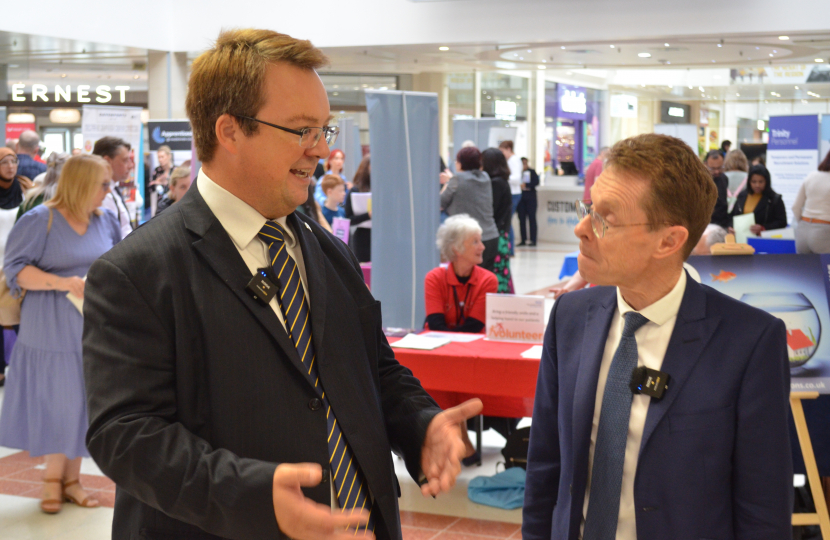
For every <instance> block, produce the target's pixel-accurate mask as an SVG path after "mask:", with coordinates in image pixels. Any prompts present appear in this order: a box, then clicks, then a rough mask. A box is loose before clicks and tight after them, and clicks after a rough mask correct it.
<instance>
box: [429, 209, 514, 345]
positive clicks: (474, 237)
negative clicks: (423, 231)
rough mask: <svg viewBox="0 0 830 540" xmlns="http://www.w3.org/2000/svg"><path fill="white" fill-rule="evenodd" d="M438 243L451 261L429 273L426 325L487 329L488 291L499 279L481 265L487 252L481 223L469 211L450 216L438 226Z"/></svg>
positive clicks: (452, 329) (456, 329) (459, 329)
mask: <svg viewBox="0 0 830 540" xmlns="http://www.w3.org/2000/svg"><path fill="white" fill-rule="evenodd" d="M437 244H438V249H439V250H440V252H441V258H442V259H444V260H446V261H449V263H450V264H449V266H448V267H447V268H441V267H440V266H439V267H438V268H435V269H434V270H432V271H430V272H429V273H428V274H427V276H426V279H425V283H424V295H425V296H426V308H427V319H426V328H427V329H429V330H443V331H449V332H471V333H479V332H484V317H485V308H486V294H487V293H495V292H496V290H497V289H498V286H499V283H498V280H497V279H496V275H495V274H494V273H493V272H490V271H489V270H485V269H484V268H482V267H480V266H478V265H479V264H481V263H482V254H483V253H484V244H483V243H482V242H481V227H480V226H479V224H478V222H477V221H476V220H475V219H473V218H471V217H470V216H469V215H467V214H458V215H455V216H452V217H449V218H447V220H446V221H445V222H444V224H443V225H441V227H440V228H439V229H438V241H437Z"/></svg>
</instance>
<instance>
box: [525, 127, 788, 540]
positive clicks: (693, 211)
mask: <svg viewBox="0 0 830 540" xmlns="http://www.w3.org/2000/svg"><path fill="white" fill-rule="evenodd" d="M717 191H718V190H717V188H716V186H715V184H714V183H713V182H712V179H711V175H710V174H709V173H708V172H707V170H706V168H705V167H704V166H703V164H702V163H701V162H700V160H699V159H698V158H697V156H696V155H695V154H694V152H693V151H692V150H691V149H690V148H689V147H688V146H687V145H686V144H685V143H684V142H683V141H681V140H680V139H676V138H674V137H668V136H665V135H656V134H647V135H639V136H637V137H632V138H630V139H626V140H623V141H620V142H619V143H617V144H616V145H615V146H614V147H613V148H611V150H610V152H609V155H608V160H607V164H606V168H605V169H604V170H603V172H602V174H601V175H600V177H599V178H598V179H597V181H596V183H595V184H594V186H593V187H592V188H591V200H592V205H591V206H587V205H585V204H584V203H583V202H579V203H578V204H577V215H578V217H579V218H580V221H579V224H578V225H577V227H576V229H575V231H574V232H575V234H576V235H577V236H578V237H579V240H580V242H579V251H580V253H579V257H578V261H579V272H580V274H581V275H582V276H584V277H585V279H586V280H588V281H589V282H591V283H595V284H597V285H599V286H597V287H593V288H590V289H586V290H583V291H575V292H570V293H568V294H565V295H563V296H562V297H561V298H559V299H558V300H557V301H556V303H555V304H554V307H553V310H552V312H551V315H550V319H549V323H548V328H547V331H546V333H545V338H544V350H543V354H542V359H541V361H540V366H539V379H538V383H537V385H536V397H535V402H534V405H533V423H532V425H531V428H530V429H531V431H530V445H529V452H528V465H527V482H526V486H525V500H524V513H523V523H522V539H523V540H554V539H555V540H577V539H580V538H581V539H582V540H635V539H638V538H639V539H641V540H652V539H673V540H675V539H676V540H681V539H695V540H697V539H701V538H719V539H723V540H738V539H750V538H789V537H790V535H791V534H792V524H791V519H792V508H793V506H792V497H793V488H792V485H793V484H792V482H793V475H792V460H791V456H790V441H789V428H788V417H789V403H788V398H789V390H790V380H789V358H788V354H787V339H786V338H787V335H786V329H785V326H784V323H783V321H781V320H780V319H778V318H776V317H774V316H772V315H771V314H769V313H767V312H765V311H761V310H759V309H756V308H754V307H750V306H748V305H746V304H744V303H742V302H740V301H738V300H736V299H733V298H730V297H727V296H725V295H723V294H721V293H719V292H717V291H715V290H714V289H712V288H710V287H707V286H705V285H701V284H698V283H696V282H695V281H694V280H693V279H689V276H688V275H687V273H686V272H685V271H684V270H683V262H684V261H685V260H686V258H687V257H688V256H689V254H690V253H691V252H692V250H693V248H694V247H695V244H697V242H698V239H699V238H700V236H701V234H702V233H703V231H704V230H705V228H706V226H707V224H708V223H709V218H710V217H711V214H712V209H713V208H714V206H715V202H716V200H717V197H718V192H717ZM663 385H665V388H664V387H663Z"/></svg>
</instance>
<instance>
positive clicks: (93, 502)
mask: <svg viewBox="0 0 830 540" xmlns="http://www.w3.org/2000/svg"><path fill="white" fill-rule="evenodd" d="M80 483H81V481H80V480H72V481H71V482H67V483H65V484H64V485H63V498H64V500H66V502H71V503H73V504H77V505H78V506H80V507H83V508H97V507H98V506H99V505H100V504H101V503H100V501H98V499H93V498H92V497H90V496H89V495H87V496H86V497H84V500H82V501H78V499H76V498H75V497H73V496H72V495H70V494H68V493H67V492H66V488H68V487H70V486H74V485H75V484H79V485H80Z"/></svg>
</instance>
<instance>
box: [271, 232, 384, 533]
mask: <svg viewBox="0 0 830 540" xmlns="http://www.w3.org/2000/svg"><path fill="white" fill-rule="evenodd" d="M257 236H259V238H260V239H261V240H262V241H263V242H265V245H267V246H268V253H269V254H270V256H271V266H272V267H273V268H274V272H275V273H276V275H277V279H278V280H279V282H280V291H279V293H278V297H277V298H278V300H279V304H280V309H281V310H282V315H283V318H284V319H285V330H286V331H287V332H288V337H289V338H291V341H292V342H293V343H294V346H295V347H296V348H297V353H298V354H299V355H300V360H301V361H302V363H303V366H304V367H305V368H306V369H307V371H306V373H305V375H306V377H307V378H308V382H309V383H310V384H311V385H312V386H314V389H315V391H316V392H317V395H318V396H320V400H321V401H322V404H323V409H325V411H326V422H327V424H328V446H329V466H330V468H331V477H332V478H333V479H334V490H335V493H336V495H337V501H338V503H340V512H345V511H347V510H348V511H350V512H354V511H355V509H357V510H362V509H364V508H365V509H366V510H368V511H369V512H370V514H369V524H368V525H366V526H365V527H360V528H359V529H355V531H354V534H355V535H358V530H359V531H361V532H360V535H361V536H362V535H365V534H366V533H367V531H372V533H374V532H375V517H374V514H375V512H374V509H373V507H372V501H371V498H370V497H369V493H368V490H369V485H368V484H367V483H366V479H365V478H364V477H363V473H362V472H361V471H360V469H359V468H358V466H357V461H356V460H355V459H354V455H353V454H352V451H351V448H349V445H348V444H347V443H346V438H345V437H344V436H343V433H342V432H341V431H340V425H339V424H338V423H337V418H336V417H335V415H334V411H332V410H331V404H330V403H329V400H328V398H327V397H326V392H325V391H324V390H323V385H322V383H321V382H320V376H319V374H318V372H317V363H316V360H317V357H316V355H315V354H314V344H313V343H312V340H311V320H310V319H311V313H310V311H309V309H308V301H307V300H306V297H305V290H304V289H303V282H302V280H301V279H300V271H299V269H298V268H297V264H296V263H295V262H294V259H292V258H291V256H290V255H289V254H288V250H287V249H286V247H285V230H284V229H283V228H282V225H280V224H279V223H277V222H275V221H266V222H265V225H264V226H263V227H262V229H260V231H259V234H258V235H257Z"/></svg>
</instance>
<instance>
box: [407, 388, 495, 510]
mask: <svg viewBox="0 0 830 540" xmlns="http://www.w3.org/2000/svg"><path fill="white" fill-rule="evenodd" d="M483 407H484V405H483V404H482V403H481V400H480V399H477V398H476V399H471V400H468V401H465V402H464V403H462V404H461V405H458V406H456V407H453V408H451V409H447V410H446V411H443V412H441V413H439V414H437V415H436V416H435V418H433V419H432V422H430V423H429V427H428V428H427V434H426V437H425V438H424V446H423V448H422V449H421V470H422V471H423V473H424V475H426V480H427V481H426V483H424V484H423V485H422V486H421V493H423V494H424V496H429V495H432V496H433V497H434V496H435V495H438V494H439V493H444V492H446V491H449V490H450V489H451V488H452V487H453V486H454V485H455V479H456V477H457V476H458V473H460V472H461V459H462V458H464V457H466V456H471V455H472V454H473V452H474V450H473V446H472V445H471V444H470V439H469V438H468V437H466V436H465V435H466V431H467V419H469V418H472V417H474V416H477V415H479V414H481V410H482V408H483Z"/></svg>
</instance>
